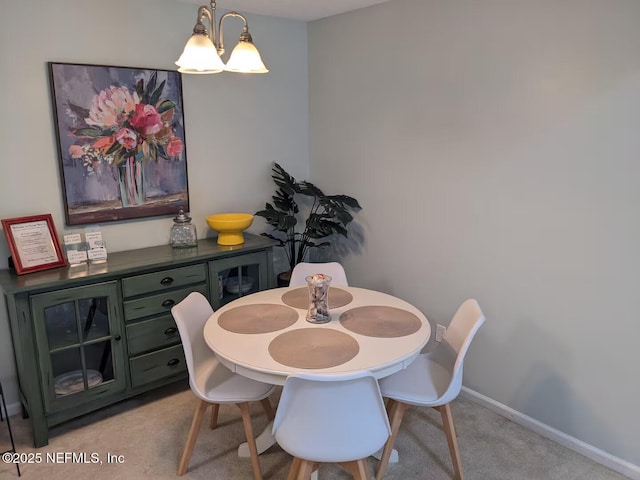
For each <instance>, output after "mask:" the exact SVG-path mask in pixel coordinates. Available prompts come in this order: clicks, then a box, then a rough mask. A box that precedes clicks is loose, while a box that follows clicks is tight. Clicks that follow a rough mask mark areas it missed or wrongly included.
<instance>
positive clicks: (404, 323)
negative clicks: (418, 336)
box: [340, 305, 422, 338]
mask: <svg viewBox="0 0 640 480" xmlns="http://www.w3.org/2000/svg"><path fill="white" fill-rule="evenodd" d="M340 323H341V324H342V326H343V327H344V328H346V329H347V330H350V331H352V332H354V333H359V334H360V335H366V336H368V337H381V338H393V337H404V336H406V335H411V334H412V333H415V332H417V331H418V330H420V327H421V326H422V322H421V321H420V319H419V318H418V317H416V316H415V315H414V314H413V313H411V312H407V311H406V310H402V309H401V308H396V307H386V306H383V305H371V306H366V307H356V308H352V309H351V310H347V311H346V312H344V313H343V314H342V315H340Z"/></svg>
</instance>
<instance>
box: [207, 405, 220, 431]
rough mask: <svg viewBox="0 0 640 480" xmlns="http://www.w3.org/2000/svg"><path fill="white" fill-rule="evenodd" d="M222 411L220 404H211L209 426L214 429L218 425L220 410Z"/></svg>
mask: <svg viewBox="0 0 640 480" xmlns="http://www.w3.org/2000/svg"><path fill="white" fill-rule="evenodd" d="M219 411H220V404H219V403H214V404H213V405H211V420H210V421H209V428H210V429H211V430H213V429H214V428H216V427H217V426H218V412H219Z"/></svg>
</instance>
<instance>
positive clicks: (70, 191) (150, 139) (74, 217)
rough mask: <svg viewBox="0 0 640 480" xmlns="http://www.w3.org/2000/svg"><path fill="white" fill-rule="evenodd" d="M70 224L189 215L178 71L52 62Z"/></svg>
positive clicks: (60, 158) (52, 88) (62, 176)
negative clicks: (183, 213)
mask: <svg viewBox="0 0 640 480" xmlns="http://www.w3.org/2000/svg"><path fill="white" fill-rule="evenodd" d="M49 76H50V79H51V93H52V98H53V109H54V117H55V123H56V133H57V140H58V154H59V160H60V171H61V180H62V185H63V190H64V202H65V217H66V222H67V225H82V224H88V223H100V222H109V221H117V220H127V219H132V218H142V217H150V216H157V215H170V214H174V213H176V212H177V211H178V210H179V208H183V209H184V210H185V211H189V191H188V183H187V158H186V148H185V133H184V113H183V109H182V82H181V76H180V74H179V73H178V72H174V71H169V70H151V69H140V68H128V67H110V66H101V65H81V64H70V63H53V62H50V63H49Z"/></svg>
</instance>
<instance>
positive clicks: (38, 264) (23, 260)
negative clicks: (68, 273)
mask: <svg viewBox="0 0 640 480" xmlns="http://www.w3.org/2000/svg"><path fill="white" fill-rule="evenodd" d="M2 229H3V230H4V234H5V236H6V237H7V243H8V244H9V250H10V251H11V256H12V258H13V264H14V266H15V269H16V273H17V274H18V275H22V274H23V273H31V272H37V271H39V270H47V269H49V268H56V267H62V266H64V265H65V264H66V262H65V259H64V256H63V255H62V249H61V248H60V241H59V240H58V235H57V233H56V227H55V225H54V224H53V218H51V214H46V215H33V216H30V217H18V218H6V219H3V220H2Z"/></svg>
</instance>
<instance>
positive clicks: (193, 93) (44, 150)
mask: <svg viewBox="0 0 640 480" xmlns="http://www.w3.org/2000/svg"><path fill="white" fill-rule="evenodd" d="M196 12H197V6H194V5H188V4H183V3H178V2H176V1H175V0H136V1H130V0H111V1H109V2H94V1H81V0H61V1H57V2H45V1H43V0H30V1H28V2H24V1H22V0H2V15H0V64H1V65H2V74H1V75H0V85H1V86H2V92H3V101H2V103H3V107H2V108H1V109H0V145H1V146H2V157H1V159H0V165H1V168H0V218H12V217H19V216H24V215H36V214H42V213H51V214H52V215H53V219H54V223H55V225H56V227H57V230H58V233H59V234H60V235H63V233H64V232H65V231H67V230H69V231H73V230H77V229H70V228H68V227H66V226H65V223H64V213H63V198H62V193H61V187H60V179H59V169H58V158H57V147H56V143H55V129H54V123H53V116H52V107H51V97H50V90H49V80H48V76H47V65H46V62H48V61H57V62H71V63H93V64H103V65H116V66H132V67H147V68H160V69H175V68H176V67H175V65H174V63H173V62H174V61H175V60H176V59H177V58H178V56H179V55H180V53H181V52H182V48H183V47H184V44H185V42H186V41H187V39H188V38H189V35H190V34H191V31H192V29H193V25H194V23H195V20H196ZM247 17H248V20H249V25H250V26H251V30H250V31H251V33H252V35H253V38H254V41H255V42H256V44H257V45H258V47H259V48H260V50H261V53H262V56H263V59H264V61H265V63H266V64H267V66H268V67H269V68H270V70H271V72H270V73H268V74H266V75H253V76H245V75H238V74H230V73H220V74H217V75H194V76H189V75H183V85H182V88H183V96H184V110H185V124H186V141H187V168H188V176H189V193H190V204H191V215H192V217H193V219H194V223H195V224H196V227H197V229H198V234H199V236H200V237H204V236H206V235H207V234H208V227H207V225H206V223H205V221H204V218H205V216H206V215H208V214H211V213H216V212H224V211H245V212H249V213H253V212H255V211H256V210H258V209H260V208H262V207H263V206H264V202H265V201H266V200H267V199H269V198H270V196H271V194H272V190H273V188H272V184H271V179H270V170H271V164H272V162H273V161H274V160H277V161H278V162H281V163H282V164H283V165H285V166H286V168H288V169H290V170H292V171H293V172H296V174H297V175H300V176H305V175H307V173H308V165H309V158H308V156H309V146H308V107H307V104H308V91H307V85H308V81H307V26H306V24H305V23H303V22H295V21H288V20H283V19H275V18H269V17H261V16H250V15H248V16H247ZM240 31H241V22H240V21H239V20H229V21H228V22H225V46H227V47H233V45H235V43H236V41H237V37H238V36H239V34H240ZM172 223H173V222H172V219H171V217H160V218H154V219H146V220H135V221H129V222H118V223H111V224H109V223H105V224H103V225H101V229H102V233H103V236H104V238H105V240H106V241H107V247H108V250H109V251H113V252H115V251H120V250H127V249H132V248H141V247H145V246H150V245H158V244H163V243H165V242H168V239H169V230H170V227H171V225H172ZM255 223H256V225H255V226H254V227H252V228H251V229H250V230H253V231H255V232H260V231H262V230H263V226H262V224H260V223H259V222H257V221H256V222H255ZM0 237H1V238H0V268H6V267H7V257H8V255H9V253H8V249H7V244H6V241H5V238H4V235H0ZM0 379H1V380H2V381H3V385H4V387H5V392H6V393H7V396H8V402H9V403H15V402H16V401H17V398H18V396H17V387H16V385H17V381H16V378H15V370H14V367H13V353H12V348H11V342H10V336H9V327H8V323H7V319H6V311H5V306H4V300H0Z"/></svg>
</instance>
